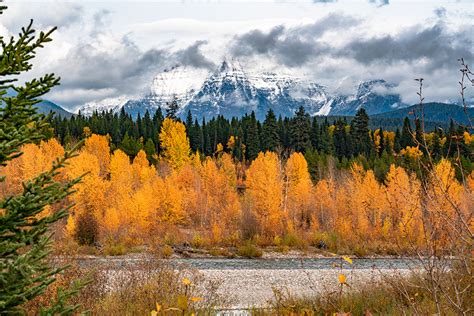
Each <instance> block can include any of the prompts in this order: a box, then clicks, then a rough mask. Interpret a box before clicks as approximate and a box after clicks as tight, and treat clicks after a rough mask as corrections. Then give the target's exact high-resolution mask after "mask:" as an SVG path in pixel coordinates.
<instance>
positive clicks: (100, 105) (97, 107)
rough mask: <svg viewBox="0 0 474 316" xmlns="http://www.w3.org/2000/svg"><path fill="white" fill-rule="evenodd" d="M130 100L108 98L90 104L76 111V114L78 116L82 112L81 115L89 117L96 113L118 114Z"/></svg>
mask: <svg viewBox="0 0 474 316" xmlns="http://www.w3.org/2000/svg"><path fill="white" fill-rule="evenodd" d="M129 100H130V98H128V97H126V96H120V97H117V98H107V99H104V100H101V101H97V102H88V103H86V104H84V105H83V106H81V107H79V108H78V109H76V111H75V113H76V114H77V113H79V112H81V114H83V115H86V116H88V115H92V113H94V111H99V112H102V111H106V112H108V111H113V112H118V111H120V109H121V108H122V107H123V106H124V105H125V103H127V102H128V101H129Z"/></svg>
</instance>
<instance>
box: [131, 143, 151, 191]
mask: <svg viewBox="0 0 474 316" xmlns="http://www.w3.org/2000/svg"><path fill="white" fill-rule="evenodd" d="M132 169H133V171H132V172H133V174H134V180H135V185H136V186H141V185H144V184H146V183H148V182H150V181H151V180H152V179H153V178H154V176H155V175H156V169H155V167H154V166H150V162H149V161H148V159H147V157H146V153H145V152H144V151H143V150H140V151H139V152H138V154H137V155H136V156H135V158H134V159H133V164H132Z"/></svg>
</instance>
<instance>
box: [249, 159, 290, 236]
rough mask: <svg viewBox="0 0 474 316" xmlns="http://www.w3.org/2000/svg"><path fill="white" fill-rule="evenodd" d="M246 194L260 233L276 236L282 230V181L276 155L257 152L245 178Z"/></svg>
mask: <svg viewBox="0 0 474 316" xmlns="http://www.w3.org/2000/svg"><path fill="white" fill-rule="evenodd" d="M246 186H247V189H246V194H247V198H248V200H249V203H250V207H251V210H252V212H253V214H254V215H255V217H256V219H257V221H258V223H259V225H260V233H261V234H262V235H267V236H270V237H272V236H276V235H278V234H280V233H281V232H282V219H283V212H282V202H283V201H282V190H283V181H282V175H281V165H280V160H279V159H278V156H277V155H276V154H275V153H273V152H266V153H260V154H258V156H257V158H256V159H255V160H254V161H253V162H252V164H251V165H250V167H249V169H248V171H247V179H246Z"/></svg>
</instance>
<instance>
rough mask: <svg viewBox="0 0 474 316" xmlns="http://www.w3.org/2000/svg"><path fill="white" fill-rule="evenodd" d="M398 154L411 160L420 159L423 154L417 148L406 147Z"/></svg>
mask: <svg viewBox="0 0 474 316" xmlns="http://www.w3.org/2000/svg"><path fill="white" fill-rule="evenodd" d="M400 154H402V155H403V156H406V157H407V158H411V159H415V160H416V159H420V158H421V156H423V152H422V151H421V150H420V149H419V148H418V147H412V146H407V147H406V148H403V149H402V150H401V151H400Z"/></svg>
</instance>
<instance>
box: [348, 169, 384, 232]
mask: <svg viewBox="0 0 474 316" xmlns="http://www.w3.org/2000/svg"><path fill="white" fill-rule="evenodd" d="M348 184H349V185H350V191H349V194H348V196H350V199H351V212H352V220H353V224H352V227H353V229H354V230H355V229H357V232H358V233H359V235H360V236H359V237H360V238H361V239H362V240H367V237H369V238H377V237H379V236H380V233H381V231H382V227H383V220H382V216H381V215H382V209H383V207H384V205H383V204H384V203H383V196H382V190H381V187H380V184H379V183H378V181H377V180H376V179H375V175H374V172H373V171H372V170H368V171H365V170H364V168H363V167H362V166H361V165H359V164H353V166H352V179H350V180H349V182H348Z"/></svg>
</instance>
